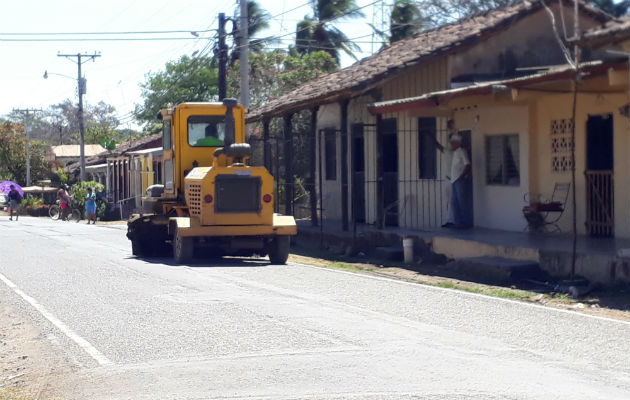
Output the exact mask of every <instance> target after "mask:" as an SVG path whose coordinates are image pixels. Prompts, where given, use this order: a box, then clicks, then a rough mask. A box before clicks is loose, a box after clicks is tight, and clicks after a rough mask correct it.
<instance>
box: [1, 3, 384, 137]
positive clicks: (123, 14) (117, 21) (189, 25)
mask: <svg viewBox="0 0 630 400" xmlns="http://www.w3.org/2000/svg"><path fill="white" fill-rule="evenodd" d="M259 3H260V4H261V6H262V7H263V8H264V9H266V10H267V12H268V13H269V14H270V15H271V16H272V17H273V18H272V19H271V21H270V24H271V26H270V28H269V29H268V30H267V31H265V32H263V33H261V36H278V37H280V40H281V41H280V42H279V44H277V45H275V46H274V47H287V46H288V45H289V44H290V43H291V42H292V41H293V32H294V31H295V26H296V23H297V22H298V21H299V20H300V19H302V18H303V17H304V15H307V14H309V13H310V6H309V2H308V1H307V0H293V1H289V0H259ZM381 3H382V1H377V2H375V1H374V0H357V4H358V6H359V7H364V6H365V8H363V9H362V11H363V12H364V14H365V17H364V18H359V19H353V20H342V21H338V22H336V26H337V27H338V28H340V29H341V30H342V31H343V32H344V33H345V34H346V35H347V36H348V37H349V38H358V39H357V42H359V43H358V44H359V46H361V51H360V52H357V53H356V56H357V58H363V57H367V56H369V55H370V54H372V53H371V52H372V51H376V50H378V48H379V45H378V44H377V45H372V43H371V40H372V38H371V37H370V34H371V32H372V30H371V28H370V26H369V25H368V23H369V22H372V21H373V18H374V17H375V15H374V13H375V12H376V14H377V15H376V18H377V19H378V20H379V21H380V13H381V12H382V8H381ZM0 4H2V11H3V17H4V18H3V23H2V26H1V27H0V51H1V54H2V62H1V63H0V94H1V95H0V115H6V114H8V113H10V112H11V110H13V109H14V108H20V109H25V108H34V109H40V108H42V109H45V108H47V107H48V106H49V105H52V104H57V103H60V102H62V101H64V100H65V99H71V100H72V101H73V102H77V94H76V78H77V66H76V57H73V58H70V59H68V58H65V57H59V56H58V54H59V53H61V54H77V53H79V52H80V53H89V54H93V53H98V54H100V57H98V58H96V59H95V60H94V61H88V62H86V63H84V64H83V67H82V68H83V74H84V76H85V78H86V79H87V93H86V95H85V96H84V101H85V102H86V104H95V103H98V102H99V101H104V102H106V103H108V104H111V105H113V106H114V107H115V108H116V110H117V113H118V117H119V119H120V120H121V128H137V126H136V123H135V121H134V120H133V116H132V111H133V109H134V106H135V104H139V103H141V102H142V98H141V89H140V87H139V84H140V83H142V82H144V80H145V75H146V74H147V73H150V72H157V71H160V70H162V69H163V68H164V64H165V63H166V62H168V61H171V60H177V59H178V58H179V57H181V56H182V55H192V54H193V53H194V52H195V51H196V50H203V49H204V48H206V49H207V46H208V44H209V43H210V41H213V37H214V35H215V32H214V31H210V32H207V31H208V30H215V29H216V28H217V14H218V13H219V12H224V13H225V14H226V15H228V16H229V15H233V13H234V9H235V8H236V6H237V2H236V1H235V0H176V1H173V0H108V1H94V0H82V1H76V0H57V1H50V0H38V1H36V0H21V1H7V0H0ZM373 4H376V5H377V6H376V7H375V6H374V5H373ZM229 29H230V28H229V27H228V30H229ZM139 31H181V32H177V33H165V34H159V35H158V34H149V33H145V34H117V35H114V34H86V33H94V32H97V33H103V32H139ZM191 32H196V33H197V34H198V37H196V36H194V35H193V34H191ZM43 33H45V34H43ZM62 33H63V34H62ZM67 33H81V34H77V35H70V34H67ZM113 37H115V38H123V39H125V40H121V41H103V40H98V39H103V38H113ZM133 38H136V39H146V38H153V39H155V38H168V39H169V40H150V41H149V40H130V39H133ZM170 38H183V39H181V40H170ZM24 39H46V40H47V41H43V42H42V41H39V42H36V41H24ZM51 39H52V40H51ZM63 39H80V41H65V40H63ZM353 62H354V60H353V59H352V58H350V57H347V56H345V57H343V58H342V66H347V65H350V64H352V63H353ZM44 71H48V79H44V77H43V75H44Z"/></svg>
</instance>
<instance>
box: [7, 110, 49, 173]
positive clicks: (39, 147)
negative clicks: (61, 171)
mask: <svg viewBox="0 0 630 400" xmlns="http://www.w3.org/2000/svg"><path fill="white" fill-rule="evenodd" d="M30 153H31V157H30V160H31V181H32V182H37V181H38V180H41V179H46V178H48V177H49V176H50V175H51V171H50V165H49V164H48V163H47V162H46V158H45V156H46V145H45V144H44V143H42V142H41V141H39V140H31V142H30ZM0 179H7V180H11V181H15V182H17V183H19V184H24V183H26V135H25V134H24V126H23V125H22V124H18V123H15V122H10V121H5V122H3V123H2V124H0Z"/></svg>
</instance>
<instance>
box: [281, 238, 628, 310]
mask: <svg viewBox="0 0 630 400" xmlns="http://www.w3.org/2000/svg"><path fill="white" fill-rule="evenodd" d="M293 252H294V254H292V255H291V256H290V257H289V261H292V262H295V263H301V264H309V265H315V266H319V267H324V268H334V269H340V270H346V271H352V272H359V273H366V274H370V275H376V276H382V277H388V278H394V279H400V280H404V281H407V282H416V283H420V284H425V285H431V286H438V287H443V288H450V289H456V290H464V291H468V292H473V293H479V294H485V295H489V296H495V297H501V298H507V299H512V300H518V301H524V302H528V303H536V304H540V305H544V306H548V307H555V308H561V309H565V310H574V311H578V312H581V313H585V314H590V315H596V316H601V317H607V318H615V319H620V320H624V321H629V320H630V289H629V288H628V287H615V288H605V289H596V290H593V291H591V292H589V293H588V294H586V295H584V296H583V297H580V298H575V299H574V298H572V297H570V296H568V295H567V294H564V293H556V292H554V291H553V290H551V289H549V288H544V287H540V286H536V285H532V284H526V283H525V284H524V283H514V284H512V285H510V286H496V285H492V284H486V283H483V282H471V281H470V280H467V278H465V277H463V276H458V274H457V272H455V271H452V270H448V269H447V268H445V267H444V266H440V265H420V266H417V265H416V266H413V267H409V266H404V268H403V267H402V266H400V265H397V263H395V262H391V263H385V265H384V264H382V263H379V264H377V263H373V262H371V261H368V260H360V259H356V258H349V257H344V256H339V255H336V254H329V253H326V252H322V251H319V250H313V249H309V248H304V247H297V246H295V247H294V248H293Z"/></svg>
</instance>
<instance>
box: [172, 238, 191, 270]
mask: <svg viewBox="0 0 630 400" xmlns="http://www.w3.org/2000/svg"><path fill="white" fill-rule="evenodd" d="M193 249H194V247H193V238H190V237H182V236H180V235H179V234H178V233H177V232H176V233H175V237H174V238H173V258H174V259H175V262H176V263H177V264H187V263H189V262H190V261H191V260H192V257H193Z"/></svg>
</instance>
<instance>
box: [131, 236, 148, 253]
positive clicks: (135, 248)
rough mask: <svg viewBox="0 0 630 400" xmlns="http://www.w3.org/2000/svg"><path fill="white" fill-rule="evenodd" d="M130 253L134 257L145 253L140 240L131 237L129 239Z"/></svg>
mask: <svg viewBox="0 0 630 400" xmlns="http://www.w3.org/2000/svg"><path fill="white" fill-rule="evenodd" d="M131 254H133V255H134V256H136V257H144V256H145V255H146V254H145V251H144V246H143V245H142V242H140V241H139V240H138V239H133V240H132V241H131Z"/></svg>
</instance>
